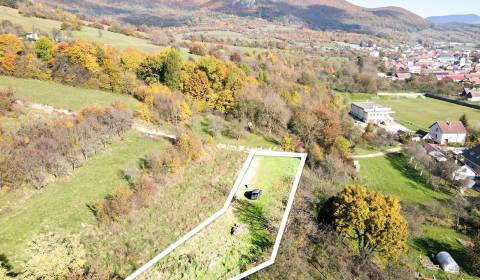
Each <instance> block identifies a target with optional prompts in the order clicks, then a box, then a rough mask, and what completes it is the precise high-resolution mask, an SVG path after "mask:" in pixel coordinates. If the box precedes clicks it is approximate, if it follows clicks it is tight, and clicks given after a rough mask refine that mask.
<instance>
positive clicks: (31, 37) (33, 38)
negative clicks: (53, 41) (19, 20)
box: [25, 32, 40, 41]
mask: <svg viewBox="0 0 480 280" xmlns="http://www.w3.org/2000/svg"><path fill="white" fill-rule="evenodd" d="M25 38H27V40H31V41H37V40H38V39H40V36H39V35H38V33H37V32H28V33H27V34H25Z"/></svg>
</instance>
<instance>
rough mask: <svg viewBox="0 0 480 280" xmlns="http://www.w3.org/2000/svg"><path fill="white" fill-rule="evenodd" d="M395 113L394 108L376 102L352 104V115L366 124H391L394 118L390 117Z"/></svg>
mask: <svg viewBox="0 0 480 280" xmlns="http://www.w3.org/2000/svg"><path fill="white" fill-rule="evenodd" d="M393 113H394V112H393V111H392V108H388V107H385V106H383V105H380V104H377V103H374V102H369V101H367V102H354V103H352V106H351V110H350V114H351V115H352V116H354V117H355V118H357V119H359V120H361V121H362V122H365V123H372V124H376V125H379V124H390V123H392V122H393V118H392V117H391V116H390V115H391V114H393Z"/></svg>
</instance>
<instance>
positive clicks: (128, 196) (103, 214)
mask: <svg viewBox="0 0 480 280" xmlns="http://www.w3.org/2000/svg"><path fill="white" fill-rule="evenodd" d="M131 200H132V191H130V190H125V189H120V190H117V191H115V192H114V193H112V194H110V195H107V197H105V198H104V199H102V200H98V201H96V202H95V203H93V205H91V206H90V209H91V210H92V212H93V214H94V215H95V217H96V218H97V220H98V221H100V222H103V223H106V222H114V221H118V220H119V219H120V218H121V217H122V216H124V215H126V214H128V213H129V212H130V210H131Z"/></svg>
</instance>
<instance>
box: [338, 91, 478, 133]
mask: <svg viewBox="0 0 480 280" xmlns="http://www.w3.org/2000/svg"><path fill="white" fill-rule="evenodd" d="M342 96H345V97H346V98H347V99H348V100H350V102H351V101H366V100H370V101H375V102H378V103H380V104H383V105H385V106H389V107H391V108H392V109H393V111H395V114H393V117H394V118H395V120H397V121H398V122H400V123H401V124H403V125H405V126H406V127H408V128H410V129H428V128H429V127H430V125H432V124H433V123H434V122H436V121H453V120H458V119H459V118H460V116H462V114H466V115H467V117H468V119H469V120H470V125H471V126H473V127H477V128H478V127H480V110H477V109H473V108H468V107H465V106H460V105H456V104H453V103H449V102H445V101H440V100H436V99H432V98H415V99H411V98H396V97H378V96H376V95H372V94H362V93H355V94H348V93H342Z"/></svg>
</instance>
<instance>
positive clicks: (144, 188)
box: [132, 175, 157, 207]
mask: <svg viewBox="0 0 480 280" xmlns="http://www.w3.org/2000/svg"><path fill="white" fill-rule="evenodd" d="M156 191H157V188H156V185H155V182H154V180H153V178H151V177H150V176H148V175H142V176H140V177H139V178H138V179H137V180H136V182H135V183H134V184H133V196H132V203H133V205H134V207H145V206H147V205H148V203H149V201H150V200H151V199H152V198H153V195H154V194H155V193H156Z"/></svg>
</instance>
